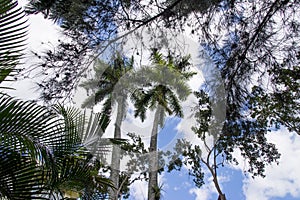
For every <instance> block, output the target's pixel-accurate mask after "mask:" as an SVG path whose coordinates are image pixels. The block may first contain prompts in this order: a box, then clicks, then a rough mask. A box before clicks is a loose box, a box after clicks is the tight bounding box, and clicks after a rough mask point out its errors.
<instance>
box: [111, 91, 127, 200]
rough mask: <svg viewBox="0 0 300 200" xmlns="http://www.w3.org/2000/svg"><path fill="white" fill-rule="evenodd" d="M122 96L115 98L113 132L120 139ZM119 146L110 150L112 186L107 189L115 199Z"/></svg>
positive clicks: (114, 146) (118, 169) (117, 184)
mask: <svg viewBox="0 0 300 200" xmlns="http://www.w3.org/2000/svg"><path fill="white" fill-rule="evenodd" d="M124 101H125V98H124V97H119V99H118V100H117V102H118V112H117V118H116V123H115V132H114V139H120V138H121V124H122V121H123V115H124V113H123V112H124V106H125V105H124V103H125V102H124ZM120 153H121V151H120V147H119V146H116V145H113V150H112V159H111V174H110V179H111V181H112V183H113V185H114V188H110V189H109V194H110V199H112V200H117V199H118V196H119V194H118V191H119V178H120V177H119V172H120V159H121V158H120Z"/></svg>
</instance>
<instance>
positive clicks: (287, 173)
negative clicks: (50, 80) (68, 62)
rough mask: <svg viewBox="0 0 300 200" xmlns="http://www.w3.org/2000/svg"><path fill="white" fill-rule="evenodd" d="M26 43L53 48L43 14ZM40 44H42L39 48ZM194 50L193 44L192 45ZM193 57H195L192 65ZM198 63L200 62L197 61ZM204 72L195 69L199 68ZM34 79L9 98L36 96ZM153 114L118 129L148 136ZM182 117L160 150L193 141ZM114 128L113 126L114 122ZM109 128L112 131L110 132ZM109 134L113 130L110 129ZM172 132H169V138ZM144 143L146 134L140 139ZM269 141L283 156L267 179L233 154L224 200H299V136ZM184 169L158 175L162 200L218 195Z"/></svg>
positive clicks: (142, 192)
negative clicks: (180, 140) (253, 174)
mask: <svg viewBox="0 0 300 200" xmlns="http://www.w3.org/2000/svg"><path fill="white" fill-rule="evenodd" d="M19 2H20V4H22V5H24V3H26V0H20V1H19ZM29 22H30V29H29V39H28V52H30V50H33V51H42V50H43V49H45V48H47V47H51V46H53V45H55V44H56V43H57V39H58V38H59V28H58V27H57V26H55V25H54V24H53V23H52V22H50V21H47V20H45V19H44V18H43V16H41V15H36V16H31V17H30V19H29ZM42 43H44V44H42ZM192 47H193V48H194V45H192ZM193 48H192V49H190V50H189V51H190V52H189V53H191V54H193V53H194V52H195V49H193ZM33 58H34V57H33V56H32V55H30V54H28V56H27V58H25V64H26V65H32V64H34V62H35V61H34V59H33ZM195 60H196V59H194V61H195ZM195 62H198V61H195ZM201 69H203V68H199V67H198V68H197V67H196V68H195V70H201ZM203 80H204V78H203V76H202V75H201V73H200V74H199V76H198V77H195V78H194V79H193V80H192V81H191V82H190V84H191V87H193V88H197V87H199V85H200V84H201V83H202V82H203ZM34 84H35V80H26V81H21V82H17V83H13V85H11V86H13V87H15V88H16V90H15V91H12V92H11V94H12V95H14V96H17V97H19V98H23V99H31V98H36V87H35V85H34ZM188 100H189V101H187V102H185V104H184V105H183V107H184V108H186V112H187V113H188V110H189V109H188V108H189V105H191V104H193V103H194V100H193V99H192V98H189V99H188ZM151 116H153V115H152V114H151V113H149V116H148V118H147V120H146V122H145V123H141V121H138V120H134V117H133V116H132V113H130V112H129V113H128V116H127V118H126V120H125V122H124V125H123V127H122V131H123V133H124V134H125V133H127V132H128V131H136V132H146V133H147V131H148V132H149V131H150V130H151V122H152V121H151V120H152V119H153V117H151ZM185 116H186V118H185V119H182V120H179V119H175V118H168V120H167V122H166V124H165V126H164V128H163V129H162V130H161V131H160V133H159V144H158V146H159V148H160V149H169V148H171V146H172V142H174V141H175V140H176V138H178V137H185V138H188V139H189V140H191V141H196V139H195V138H192V136H191V135H190V128H189V127H191V126H192V124H193V122H191V119H190V118H188V116H189V115H188V114H186V115H185ZM112 124H113V123H112ZM108 130H112V127H110V128H108ZM111 132H112V131H111ZM170 132H171V133H172V134H170ZM144 139H145V140H147V134H145V135H144ZM268 139H269V140H270V141H271V142H273V143H275V144H276V145H277V147H278V149H279V152H280V153H281V159H280V163H279V165H269V166H267V168H266V178H255V179H252V178H251V176H248V175H247V174H244V171H246V170H247V164H246V162H245V161H244V160H243V158H242V157H241V156H240V155H239V152H238V151H236V152H235V155H236V157H237V158H238V161H239V163H240V164H239V165H238V166H231V165H226V166H225V167H224V168H220V169H219V180H220V183H221V186H222V189H223V191H224V193H225V194H226V196H227V199H228V200H244V199H245V200H294V199H300V173H299V171H298V169H299V166H300V159H298V158H297V156H298V155H300V137H299V136H297V135H296V134H295V133H289V132H288V131H287V130H285V129H281V130H278V131H273V132H271V133H269V135H268ZM187 173H188V172H187V169H182V170H181V171H179V172H172V173H164V174H162V175H161V176H160V178H159V179H160V181H159V182H160V184H162V186H163V191H164V192H163V199H166V200H174V199H175V200H180V199H189V200H194V199H195V200H216V199H217V193H216V190H215V188H214V185H213V182H212V177H211V176H210V175H209V173H206V178H205V183H206V184H205V185H204V186H203V187H202V188H196V187H195V186H194V184H193V181H192V177H189V176H188V175H187ZM146 197H147V183H146V182H136V183H134V184H133V186H132V188H131V196H130V199H132V200H144V199H147V198H146Z"/></svg>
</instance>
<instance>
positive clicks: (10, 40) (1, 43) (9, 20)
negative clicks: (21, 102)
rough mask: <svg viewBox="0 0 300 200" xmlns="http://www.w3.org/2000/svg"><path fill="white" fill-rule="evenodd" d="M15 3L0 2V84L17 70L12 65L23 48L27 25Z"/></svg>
mask: <svg viewBox="0 0 300 200" xmlns="http://www.w3.org/2000/svg"><path fill="white" fill-rule="evenodd" d="M17 5H18V3H17V1H14V0H2V1H1V2H0V84H1V83H2V82H4V81H7V80H6V79H7V77H9V76H12V75H13V74H16V73H17V72H18V70H15V69H14V67H15V66H16V65H17V64H18V62H19V59H20V57H21V56H22V51H23V50H24V49H25V40H26V35H27V27H28V25H27V20H26V18H25V17H24V16H25V13H24V12H23V11H22V9H21V8H20V7H19V8H18V6H17ZM0 88H2V89H8V88H5V87H0Z"/></svg>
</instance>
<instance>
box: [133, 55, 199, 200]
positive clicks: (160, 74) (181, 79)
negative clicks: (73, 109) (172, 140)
mask: <svg viewBox="0 0 300 200" xmlns="http://www.w3.org/2000/svg"><path fill="white" fill-rule="evenodd" d="M152 58H153V68H149V67H147V68H143V69H141V70H140V71H139V72H138V73H139V74H140V76H142V77H143V79H144V81H145V82H146V84H145V86H147V87H145V88H143V89H141V90H136V92H135V93H134V94H133V95H132V100H133V102H134V105H135V108H136V110H135V117H138V116H139V117H140V118H141V120H142V121H144V119H145V117H146V110H147V109H148V108H149V109H150V110H155V115H154V121H153V127H152V131H151V139H150V148H149V153H150V156H149V183H148V199H149V200H157V199H159V198H160V194H159V193H158V192H157V188H159V187H158V180H157V176H158V175H157V171H158V170H159V166H158V156H157V134H158V128H159V127H162V126H163V124H164V118H165V115H166V114H168V115H173V114H174V115H175V116H178V117H183V113H182V108H181V106H180V101H182V100H185V99H186V98H187V96H188V95H189V94H190V93H191V90H190V88H189V86H188V85H187V83H186V81H187V80H188V79H189V78H190V77H191V76H193V75H194V73H190V72H186V68H187V67H188V65H190V64H189V62H188V59H189V57H184V58H182V59H174V58H173V56H171V55H170V54H169V55H168V57H167V59H166V60H164V58H163V56H162V54H161V53H159V52H158V51H155V50H154V51H153V55H152Z"/></svg>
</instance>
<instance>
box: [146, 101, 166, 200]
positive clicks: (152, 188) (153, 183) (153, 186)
mask: <svg viewBox="0 0 300 200" xmlns="http://www.w3.org/2000/svg"><path fill="white" fill-rule="evenodd" d="M161 109H163V108H162V107H160V106H158V108H157V109H156V111H155V116H154V121H153V127H152V131H151V139H150V148H149V183H148V200H158V199H159V196H160V194H159V193H157V192H158V190H157V189H158V174H157V173H158V172H157V171H158V154H157V134H158V126H159V120H160V113H161Z"/></svg>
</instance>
